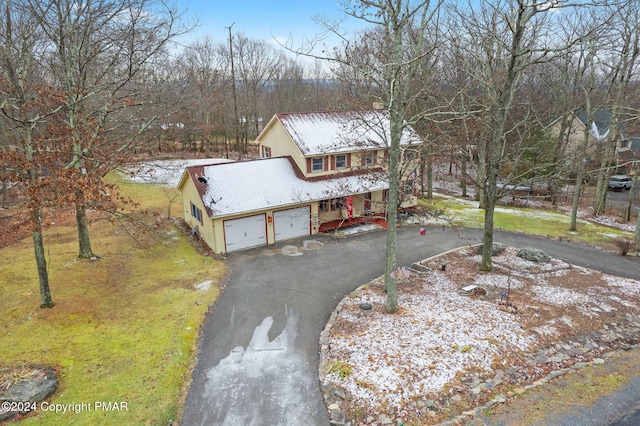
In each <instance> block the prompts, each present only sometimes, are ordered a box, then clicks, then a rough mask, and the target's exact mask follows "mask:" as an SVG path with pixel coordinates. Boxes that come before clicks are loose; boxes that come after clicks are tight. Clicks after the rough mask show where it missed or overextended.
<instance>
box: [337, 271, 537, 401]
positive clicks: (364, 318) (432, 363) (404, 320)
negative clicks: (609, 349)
mask: <svg viewBox="0 0 640 426" xmlns="http://www.w3.org/2000/svg"><path fill="white" fill-rule="evenodd" d="M422 290H423V291H422V292H420V294H415V293H412V294H410V295H407V294H402V293H401V294H400V298H399V303H400V306H402V312H403V314H404V315H388V314H385V313H383V312H382V311H383V309H382V308H379V309H374V310H372V311H370V313H365V311H361V310H360V309H359V308H358V305H359V304H360V303H364V302H366V303H371V304H372V305H374V306H378V307H381V306H384V303H385V300H384V297H385V296H384V295H383V294H380V293H373V292H370V291H357V292H356V293H354V294H353V295H352V296H351V297H350V298H349V300H348V302H347V304H346V305H345V306H346V308H343V311H342V312H341V317H342V320H343V321H346V322H348V323H354V324H360V323H362V322H366V323H367V324H366V327H362V329H358V331H357V332H356V333H355V334H356V336H353V335H349V336H344V337H342V336H341V335H340V333H339V331H338V333H337V334H335V335H334V336H333V338H332V340H331V359H334V360H341V361H344V362H346V363H348V364H349V365H352V366H353V370H352V378H353V379H352V380H349V381H346V382H345V381H343V380H340V379H339V377H338V375H337V374H338V373H335V372H334V373H329V374H328V375H327V380H328V381H338V382H339V383H340V384H341V385H344V387H345V388H346V389H347V390H348V391H349V392H351V393H352V395H353V396H354V398H355V399H356V400H357V401H358V403H359V404H364V405H366V406H388V407H392V408H395V409H398V410H401V409H402V408H403V406H404V403H406V401H408V400H411V398H412V397H414V396H418V395H424V394H427V393H430V392H438V391H440V390H442V388H443V387H444V386H445V385H446V384H447V383H449V382H451V381H452V380H453V379H454V377H455V376H456V374H458V373H459V372H462V371H465V370H466V369H467V368H468V367H469V366H470V365H474V366H475V367H476V368H478V369H480V370H491V369H492V366H493V365H494V363H495V360H496V359H499V358H500V357H501V354H503V353H505V352H506V351H514V350H527V349H528V348H529V347H531V345H532V344H533V343H534V342H535V338H533V337H532V336H527V335H526V334H525V333H524V331H523V329H522V328H521V327H520V325H519V324H518V322H517V321H515V320H514V318H513V317H512V316H509V315H505V314H504V313H503V312H502V311H500V310H499V309H498V306H497V305H496V304H494V303H486V302H478V301H476V300H472V299H470V298H468V297H466V296H463V295H460V294H458V288H457V287H456V286H455V285H453V284H452V283H451V282H450V281H449V280H447V278H446V277H445V276H444V275H442V274H440V273H439V272H435V273H434V274H433V275H430V279H429V281H428V283H426V282H425V286H424V287H423V288H422ZM353 337H357V338H355V339H354V338H353ZM401 358H408V359H412V360H413V362H412V363H411V364H410V365H408V366H407V365H403V364H401V363H399V362H398V360H399V359H401Z"/></svg>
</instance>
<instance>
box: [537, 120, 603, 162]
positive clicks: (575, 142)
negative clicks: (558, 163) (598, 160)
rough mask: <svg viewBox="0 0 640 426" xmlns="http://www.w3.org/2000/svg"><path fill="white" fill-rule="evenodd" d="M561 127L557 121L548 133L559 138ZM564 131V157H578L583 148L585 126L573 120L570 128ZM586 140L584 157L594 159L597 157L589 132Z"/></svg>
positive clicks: (592, 138) (594, 142)
mask: <svg viewBox="0 0 640 426" xmlns="http://www.w3.org/2000/svg"><path fill="white" fill-rule="evenodd" d="M561 127H562V123H561V122H560V121H557V122H556V123H554V124H553V125H552V126H551V127H550V128H549V131H550V132H551V134H553V135H556V136H559V135H560V130H561ZM566 131H567V133H568V134H567V135H566V140H565V157H571V156H574V155H578V154H579V153H580V151H581V150H582V147H583V146H584V131H585V126H584V124H582V122H581V121H580V120H579V119H578V118H574V119H573V122H572V123H571V126H570V127H569V129H567V130H566ZM588 138H589V141H588V142H587V147H586V155H587V157H590V158H594V156H596V155H597V153H596V151H597V144H596V140H595V138H594V137H593V136H592V135H591V133H590V132H589V133H588Z"/></svg>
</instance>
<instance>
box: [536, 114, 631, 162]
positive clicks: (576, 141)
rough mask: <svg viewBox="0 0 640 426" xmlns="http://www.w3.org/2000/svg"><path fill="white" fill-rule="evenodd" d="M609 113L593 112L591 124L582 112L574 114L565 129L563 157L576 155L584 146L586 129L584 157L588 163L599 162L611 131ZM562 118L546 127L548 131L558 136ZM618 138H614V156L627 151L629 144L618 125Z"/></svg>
mask: <svg viewBox="0 0 640 426" xmlns="http://www.w3.org/2000/svg"><path fill="white" fill-rule="evenodd" d="M611 116H612V114H611V111H609V110H604V109H600V110H597V111H595V112H594V114H593V118H592V120H591V123H590V124H588V123H587V114H586V111H584V110H578V111H576V112H575V114H574V118H573V121H572V122H571V124H570V125H569V126H568V128H567V129H566V135H565V138H566V149H565V156H568V157H571V156H572V155H578V154H579V153H580V148H581V147H582V146H583V145H584V132H585V130H586V129H587V125H588V126H589V127H588V130H589V132H588V142H587V147H586V156H587V159H588V160H590V161H594V160H599V159H600V157H601V155H602V154H601V152H602V148H603V144H604V142H605V141H606V140H607V137H608V136H609V132H611V130H612V126H613V124H612V123H611V121H612V120H611V118H612V117H611ZM562 120H563V118H562V117H561V118H558V119H557V120H555V121H554V122H553V123H551V125H550V126H549V127H548V129H549V131H550V132H551V133H552V134H553V135H555V136H559V135H560V131H561V128H562ZM618 126H619V128H618V137H617V138H616V147H615V153H616V156H618V155H620V154H621V153H624V152H625V151H628V150H629V149H630V143H629V138H628V135H627V133H626V131H625V128H624V124H619V125H618Z"/></svg>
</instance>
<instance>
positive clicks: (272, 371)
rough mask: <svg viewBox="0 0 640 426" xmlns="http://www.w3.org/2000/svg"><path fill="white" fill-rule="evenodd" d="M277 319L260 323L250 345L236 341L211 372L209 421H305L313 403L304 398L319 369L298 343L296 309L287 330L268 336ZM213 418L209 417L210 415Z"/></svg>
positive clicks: (232, 425) (206, 395) (207, 389)
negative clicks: (296, 342) (312, 364)
mask: <svg viewBox="0 0 640 426" xmlns="http://www.w3.org/2000/svg"><path fill="white" fill-rule="evenodd" d="M272 325H273V318H272V317H267V318H265V319H264V320H263V321H262V323H261V324H260V325H259V326H257V327H256V328H255V330H254V332H253V336H252V338H251V341H250V342H249V345H248V346H247V347H246V348H243V347H242V346H237V347H235V348H234V349H232V350H231V352H230V353H229V355H228V356H227V357H226V358H224V359H222V360H221V361H220V363H219V364H218V365H217V366H215V367H213V368H211V369H210V370H209V371H207V374H206V376H207V383H206V385H205V391H204V399H205V400H206V401H208V405H209V408H208V409H207V410H206V411H207V416H206V417H205V418H204V419H203V420H205V421H206V423H207V424H214V423H215V424H216V425H222V426H226V425H228V426H236V425H248V426H258V425H276V424H280V425H284V424H305V423H306V422H307V421H308V419H309V418H312V416H313V414H314V413H313V408H311V407H313V406H314V405H310V402H309V401H307V400H305V399H304V396H305V395H309V394H311V392H310V390H309V389H312V388H313V387H314V386H315V387H317V386H318V383H317V381H314V380H313V378H314V372H313V370H311V369H310V368H309V365H308V364H307V363H306V362H305V361H304V357H303V354H302V352H301V351H299V350H298V349H296V348H295V347H294V343H295V340H296V337H297V334H298V319H297V317H295V316H294V315H293V314H292V313H291V312H289V313H288V315H287V323H286V326H285V328H284V330H283V331H282V333H281V334H280V335H279V336H277V337H276V338H275V339H274V340H272V341H270V340H269V336H268V333H269V330H270V329H271V326H272ZM207 417H209V418H207Z"/></svg>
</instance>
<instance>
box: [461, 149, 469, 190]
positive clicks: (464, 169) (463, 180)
mask: <svg viewBox="0 0 640 426" xmlns="http://www.w3.org/2000/svg"><path fill="white" fill-rule="evenodd" d="M464 148H465V149H464V151H465V152H464V153H462V155H461V157H460V163H461V164H460V169H461V173H460V188H462V197H463V198H464V197H466V196H467V155H466V151H467V147H466V146H465V147H464Z"/></svg>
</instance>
